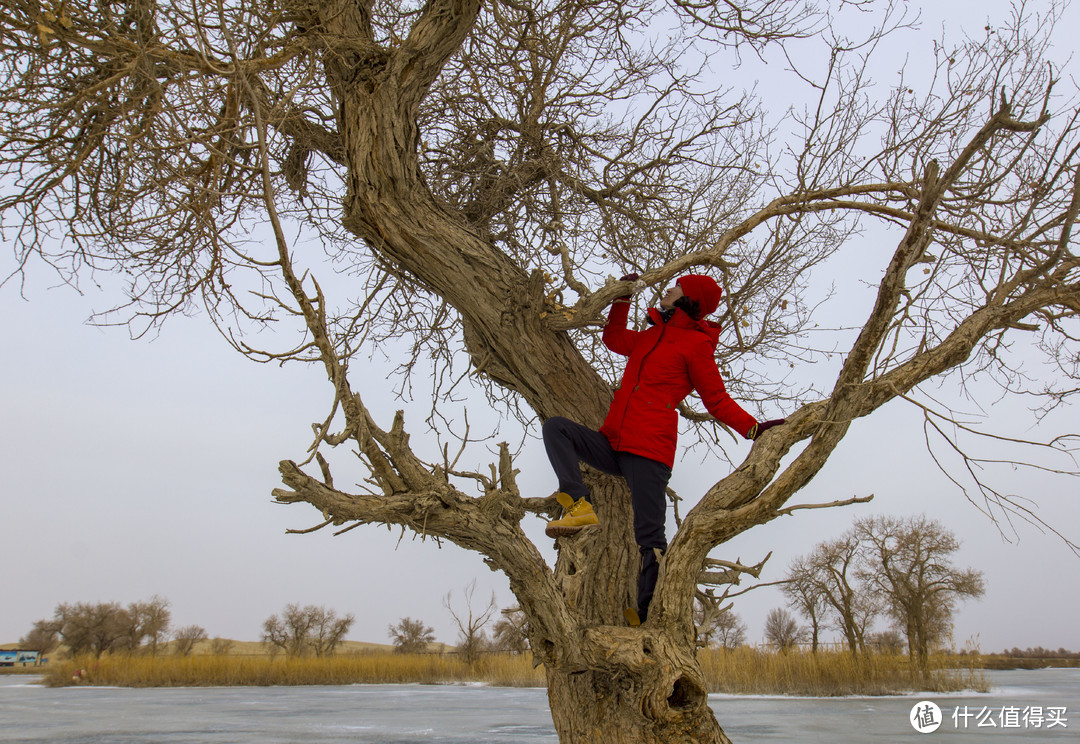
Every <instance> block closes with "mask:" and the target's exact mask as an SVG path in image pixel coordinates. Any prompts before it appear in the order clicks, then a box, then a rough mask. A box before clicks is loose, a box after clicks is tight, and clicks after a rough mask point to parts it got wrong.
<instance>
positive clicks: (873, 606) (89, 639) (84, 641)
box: [20, 516, 1071, 665]
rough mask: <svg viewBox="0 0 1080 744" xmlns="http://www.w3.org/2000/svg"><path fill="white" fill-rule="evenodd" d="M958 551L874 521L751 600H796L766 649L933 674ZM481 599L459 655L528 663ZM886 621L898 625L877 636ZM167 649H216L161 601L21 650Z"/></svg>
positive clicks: (709, 607)
mask: <svg viewBox="0 0 1080 744" xmlns="http://www.w3.org/2000/svg"><path fill="white" fill-rule="evenodd" d="M959 547H960V543H959V541H958V540H957V538H956V536H955V535H954V534H953V533H952V532H951V531H950V530H949V529H947V528H946V527H945V526H944V525H942V524H941V523H940V522H938V521H936V520H933V519H928V518H927V517H925V516H918V517H908V518H899V517H890V516H876V517H868V518H864V519H859V520H856V521H855V523H854V524H853V526H852V527H851V528H850V529H849V530H847V531H846V532H844V533H843V534H842V535H840V536H839V537H837V538H835V539H831V540H825V541H822V542H821V543H819V544H818V545H816V546H815V547H814V548H813V549H812V550H811V551H810V552H809V553H808V554H806V555H804V556H799V557H797V558H795V559H794V560H793V561H792V562H791V564H790V565H789V567H788V570H787V573H786V575H785V577H784V578H783V579H782V580H780V581H775V582H769V583H765V584H759V585H757V586H754V587H751V588H750V589H748V590H746V591H750V590H753V589H758V588H762V587H766V586H779V587H780V589H781V591H782V592H783V594H784V596H785V597H786V599H787V609H785V608H783V607H778V608H774V609H773V610H771V611H770V612H769V614H768V616H767V617H766V619H765V623H764V627H763V638H764V641H765V643H766V644H767V645H770V646H773V647H775V648H776V649H778V650H779V651H781V652H783V651H786V650H788V649H790V648H792V647H794V646H796V645H800V644H806V645H809V646H810V649H811V652H813V653H816V652H817V651H818V649H819V647H820V646H821V645H822V640H821V635H822V633H823V632H824V631H826V630H835V631H837V632H839V634H840V637H841V639H842V640H841V642H842V643H843V644H845V645H846V646H847V648H848V650H849V651H851V652H852V653H853V654H855V655H859V654H865V653H867V652H868V650H884V651H888V652H892V653H900V652H901V651H902V650H904V648H905V647H906V650H907V652H908V654H909V655H910V656H911V658H912V659H913V660H914V661H916V662H917V663H919V664H920V665H925V663H926V661H927V657H928V655H929V653H930V651H931V649H933V648H935V647H938V646H940V645H941V644H943V643H945V642H946V641H947V640H948V639H949V638H950V636H951V629H952V618H953V614H954V611H955V609H956V605H957V603H958V602H960V601H962V600H964V599H974V598H978V597H981V596H982V595H983V594H984V592H985V583H984V580H983V574H982V572H981V571H977V570H975V569H972V568H958V567H957V566H955V565H954V563H953V555H954V554H955V553H956V552H957V551H958V550H959ZM476 590H477V584H476V581H475V580H473V581H472V582H470V583H469V584H468V585H467V586H466V587H465V589H464V601H463V603H461V604H455V603H454V602H453V601H452V599H453V595H452V592H448V593H447V595H446V596H445V597H444V598H443V606H444V607H445V608H446V610H447V611H448V612H449V613H450V616H451V618H452V619H453V621H454V624H455V626H456V627H457V629H458V645H457V647H456V650H457V652H458V653H460V654H462V655H463V657H464V658H465V659H466V661H468V662H469V663H472V662H474V661H475V660H476V659H477V658H479V656H480V655H481V654H484V653H488V652H502V653H517V654H519V653H524V652H525V651H527V650H529V644H528V625H527V622H526V618H525V614H524V613H523V612H522V611H521V609H520V607H518V606H516V605H515V606H511V607H507V608H505V609H502V610H499V608H498V606H497V604H496V600H495V595H494V593H492V595H491V598H490V601H489V602H488V603H487V604H486V605H483V606H479V605H477V603H476V596H475V595H476ZM713 599H714V601H700V602H698V603H697V607H696V610H695V616H694V622H695V625H696V627H697V632H698V644H699V645H700V646H702V647H712V646H719V647H721V648H728V649H731V648H736V647H738V646H742V645H745V644H746V641H747V626H746V623H745V622H743V620H742V619H741V618H740V617H739V615H738V614H736V613H735V612H734V611H733V610H732V605H731V604H729V605H728V606H727V607H724V608H722V609H719V610H717V609H716V608H717V607H718V606H719V602H717V601H715V599H716V598H713ZM720 599H721V600H722V599H723V597H721V598H720ZM788 609H790V610H793V611H794V612H795V613H797V615H798V616H799V619H802V620H804V621H806V625H801V624H800V623H799V622H798V619H797V618H796V617H795V616H793V615H792V613H791V612H789V611H788ZM500 614H501V616H502V617H501V618H499V619H498V620H496V619H495V618H496V616H497V615H500ZM879 619H884V620H886V621H887V622H888V623H889V626H888V627H887V628H886V629H884V630H881V631H878V632H873V630H872V629H873V627H874V623H875V622H876V621H877V620H879ZM354 622H355V618H354V616H353V615H351V614H347V615H345V616H343V617H342V616H338V615H337V613H336V612H335V611H334V610H331V609H327V608H325V607H321V606H315V605H307V606H303V607H302V606H300V605H299V604H295V603H293V604H288V605H286V607H285V608H284V609H283V610H282V611H281V612H280V613H279V614H274V615H271V616H270V617H269V618H267V619H266V620H265V621H264V623H263V627H262V637H261V640H262V642H263V643H264V644H265V645H266V646H267V647H268V648H269V649H270V650H271V652H272V653H284V654H285V655H286V656H306V655H311V656H316V657H322V656H330V655H333V654H334V652H335V651H336V649H337V648H338V646H340V644H341V643H342V641H343V640H344V637H345V634H346V633H348V631H349V629H350V628H351V627H352V625H353V623H354ZM489 626H490V630H489ZM388 635H389V637H390V640H391V643H392V645H393V646H394V650H395V651H396V652H399V653H426V652H428V651H429V650H430V648H431V644H434V643H436V639H435V631H434V628H432V627H431V626H429V625H427V624H426V623H425V622H423V621H422V620H419V619H415V618H412V617H403V618H401V619H400V620H399V621H398V622H397V623H395V624H391V625H390V626H389V628H388ZM169 639H171V644H170V645H169V648H170V649H171V650H172V652H173V653H176V654H178V655H188V654H190V653H191V652H192V650H193V649H194V647H195V645H196V644H197V643H198V642H200V641H205V640H211V639H210V638H209V636H208V634H207V632H206V630H205V629H204V628H202V627H201V626H198V625H189V626H185V627H181V628H176V629H171V614H170V611H169V602H168V600H166V599H163V598H162V597H159V596H156V595H155V596H154V597H152V598H151V599H149V600H146V601H141V602H132V603H131V604H129V605H127V606H126V607H124V606H121V605H120V604H118V603H116V602H99V603H85V602H77V603H62V604H60V605H58V606H57V608H56V611H55V613H54V616H53V618H52V619H51V620H38V621H37V622H35V623H34V626H33V628H32V629H31V631H30V633H28V634H27V635H26V636H24V637H23V638H21V639H20V646H22V647H23V648H26V649H28V650H37V651H39V653H41V654H42V655H45V654H47V653H49V652H51V651H52V650H54V649H55V648H57V647H58V646H60V645H61V644H63V645H65V646H67V648H68V649H69V651H70V653H71V654H73V655H77V654H82V653H90V654H94V655H95V656H98V657H100V656H101V655H102V654H104V653H113V652H127V653H131V652H141V653H149V654H152V655H156V654H157V653H159V651H160V650H161V649H162V648H164V647H165V645H166V643H167V641H168V640H169ZM231 644H232V641H228V640H226V639H222V638H215V639H213V640H211V651H212V652H213V653H227V652H228V651H229V648H230V646H231ZM1005 653H1006V655H1012V656H1016V657H1022V656H1046V655H1056V656H1063V657H1064V656H1069V655H1071V652H1068V651H1066V650H1065V649H1060V650H1059V651H1057V652H1048V651H1046V650H1045V649H1042V648H1039V649H1028V650H1027V651H1021V650H1020V649H1016V648H1014V649H1012V650H1011V651H1006V652H1005Z"/></svg>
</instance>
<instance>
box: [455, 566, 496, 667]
mask: <svg viewBox="0 0 1080 744" xmlns="http://www.w3.org/2000/svg"><path fill="white" fill-rule="evenodd" d="M452 594H453V593H452V592H447V593H446V596H445V597H443V607H445V608H446V609H447V611H448V612H449V613H450V617H452V618H453V619H454V624H455V625H457V628H458V653H460V654H461V655H462V657H463V658H464V659H465V661H466V663H468V664H473V663H475V662H476V660H477V659H478V658H480V654H482V653H483V652H484V651H486V650H487V649H488V645H489V643H488V638H487V634H486V633H485V631H484V628H486V627H487V624H488V623H489V622H490V621H491V618H492V616H494V614H495V613H496V612H497V611H498V609H499V606H498V605H497V604H495V593H494V592H492V594H491V601H490V602H488V604H487V606H486V607H483V608H477V607H475V606H474V600H475V597H476V579H473V580H472V581H470V582H469V584H468V586H466V587H465V591H464V595H465V607H464V608H458V609H454V606H453V603H452V602H451V595H452Z"/></svg>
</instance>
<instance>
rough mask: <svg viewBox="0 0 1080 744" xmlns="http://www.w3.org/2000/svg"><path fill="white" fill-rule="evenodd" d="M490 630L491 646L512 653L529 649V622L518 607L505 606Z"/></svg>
mask: <svg viewBox="0 0 1080 744" xmlns="http://www.w3.org/2000/svg"><path fill="white" fill-rule="evenodd" d="M501 614H502V618H501V619H499V620H497V621H496V622H495V625H494V627H493V628H492V630H491V642H492V648H494V649H495V650H496V651H506V652H509V653H512V654H523V653H525V652H526V651H528V650H529V622H528V620H527V619H526V617H525V613H524V612H522V611H521V608H520V607H517V606H514V607H507V608H506V609H504V610H502V612H501Z"/></svg>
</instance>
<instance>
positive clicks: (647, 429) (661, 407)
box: [600, 299, 757, 467]
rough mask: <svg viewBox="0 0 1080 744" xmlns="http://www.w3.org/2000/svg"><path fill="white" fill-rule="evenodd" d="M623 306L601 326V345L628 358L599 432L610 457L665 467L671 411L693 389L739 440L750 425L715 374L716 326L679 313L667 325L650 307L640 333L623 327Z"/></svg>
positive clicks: (672, 439)
mask: <svg viewBox="0 0 1080 744" xmlns="http://www.w3.org/2000/svg"><path fill="white" fill-rule="evenodd" d="M629 312H630V302H629V299H622V300H616V301H615V302H614V303H613V304H612V306H611V310H610V311H609V312H608V322H607V325H605V326H604V336H603V339H604V344H605V345H606V346H607V347H608V348H609V349H611V350H612V351H614V352H615V353H616V354H622V355H623V356H628V357H630V358H629V360H628V361H627V363H626V369H624V370H623V376H622V382H621V384H620V386H619V389H618V390H616V391H615V400H613V401H612V403H611V408H609V409H608V415H607V418H606V419H605V420H604V425H603V426H602V427H600V432H601V433H602V434H603V435H604V436H606V437H607V438H608V441H610V442H611V446H612V447H613V448H614V449H615V450H616V451H617V452H630V453H632V454H635V455H641V456H642V457H648V458H649V459H650V460H657V461H659V462H662V463H664V464H666V465H667V466H668V467H671V466H672V465H673V464H674V462H675V444H676V440H677V438H678V433H679V413H678V411H677V410H676V406H677V405H678V404H679V403H680V401H682V399H683V398H685V397H686V396H687V395H689V394H690V392H691V391H692V390H697V392H698V394H699V395H701V400H702V402H704V403H705V408H706V409H708V411H709V413H711V414H712V415H713V416H715V417H716V418H717V419H718V420H719V421H721V422H722V423H724V424H726V425H728V426H730V427H731V428H732V429H734V430H735V431H737V432H739V433H740V434H742V435H743V436H744V437H746V436H748V435H749V434H750V431H751V429H753V427H754V426H755V425H756V424H757V422H756V421H755V420H754V417H753V416H751V415H750V414H748V413H747V412H746V411H744V410H743V409H742V408H741V407H740V406H739V404H738V403H736V402H735V401H734V400H732V399H731V396H730V395H728V393H727V390H726V389H725V387H724V381H723V379H721V377H720V370H719V369H717V367H716V359H715V357H714V354H715V353H716V344H717V342H718V341H719V339H720V326H719V325H718V324H716V323H713V322H711V321H707V320H694V319H693V318H691V317H690V316H689V315H687V314H686V313H685V312H683V311H682V310H681V309H676V310H675V314H674V315H673V316H672V317H671V318H670V320H668V321H667V322H666V323H665V322H664V321H663V318H662V317H661V315H660V312H659V311H658V310H656V309H655V308H653V309H650V310H649V315H650V316H651V317H652V319H653V320H654V321H655V322H656V324H655V325H653V326H652V327H651V328H649V329H648V330H645V331H633V330H630V329H628V328H627V327H626V319H627V315H629Z"/></svg>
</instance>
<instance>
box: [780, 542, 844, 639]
mask: <svg viewBox="0 0 1080 744" xmlns="http://www.w3.org/2000/svg"><path fill="white" fill-rule="evenodd" d="M823 581H824V576H823V571H822V567H821V566H815V565H813V564H812V563H811V562H810V561H809V560H807V559H806V558H802V557H800V558H796V559H795V560H794V561H792V563H791V566H789V567H788V573H787V578H786V580H785V581H784V583H783V585H782V587H781V590H782V591H783V592H784V596H786V597H787V599H788V606H789V607H791V608H793V609H794V610H795V611H796V612H798V613H799V614H800V615H802V616H803V617H804V618H806V620H807V621H808V622H809V623H810V627H809V629H808V630H809V632H810V652H811V653H815V654H816V653H817V651H818V644H819V642H820V638H821V630H822V628H823V627H824V626H825V623H826V619H827V616H828V612H829V602H828V601H827V599H826V591H825V588H824V586H823V585H822V583H820V582H823ZM827 585H828V584H827V583H826V584H825V586H827ZM849 646H850V638H849Z"/></svg>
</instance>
